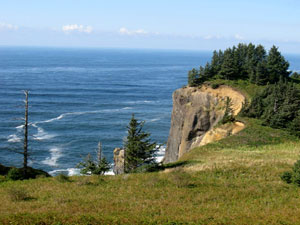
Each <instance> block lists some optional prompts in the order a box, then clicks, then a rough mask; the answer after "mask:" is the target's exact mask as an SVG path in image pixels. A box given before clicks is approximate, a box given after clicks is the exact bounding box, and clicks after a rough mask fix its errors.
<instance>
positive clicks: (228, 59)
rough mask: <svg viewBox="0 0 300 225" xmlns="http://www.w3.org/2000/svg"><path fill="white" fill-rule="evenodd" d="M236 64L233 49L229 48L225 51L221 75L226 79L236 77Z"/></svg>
mask: <svg viewBox="0 0 300 225" xmlns="http://www.w3.org/2000/svg"><path fill="white" fill-rule="evenodd" d="M236 71H237V68H236V65H235V64H234V57H233V51H232V50H231V49H230V48H229V49H226V51H225V52H224V60H223V63H222V66H221V70H220V72H219V77H220V78H221V79H225V80H231V79H234V77H235V76H236Z"/></svg>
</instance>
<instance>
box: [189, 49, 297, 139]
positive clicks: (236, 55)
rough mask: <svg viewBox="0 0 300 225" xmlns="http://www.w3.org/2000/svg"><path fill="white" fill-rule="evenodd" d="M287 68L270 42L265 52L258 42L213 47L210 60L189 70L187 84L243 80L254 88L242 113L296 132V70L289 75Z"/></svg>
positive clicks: (274, 126)
mask: <svg viewBox="0 0 300 225" xmlns="http://www.w3.org/2000/svg"><path fill="white" fill-rule="evenodd" d="M288 69H289V62H288V61H286V60H285V58H284V57H283V56H282V55H281V53H280V52H279V51H278V48H277V47H275V46H273V47H272V48H271V49H270V51H269V53H268V54H266V50H265V49H264V47H263V46H261V45H258V46H255V45H253V44H251V43H250V44H248V45H246V44H239V45H238V46H237V47H235V46H233V47H232V48H228V49H226V50H225V51H224V52H222V51H219V52H217V51H214V53H213V57H212V60H211V63H207V64H206V66H205V67H202V66H200V69H199V70H196V69H192V70H191V71H190V72H189V74H188V82H189V85H190V86H198V85H201V84H203V83H204V82H211V84H212V87H217V86H218V85H217V83H216V82H215V81H218V82H220V81H222V80H223V81H224V80H225V81H239V80H243V81H244V82H246V83H247V85H248V86H249V85H250V84H251V88H252V89H253V90H254V91H253V90H252V91H251V92H252V93H251V94H250V95H251V99H248V100H247V102H246V103H245V105H244V108H243V110H242V114H243V116H247V117H251V118H257V119H260V120H262V121H263V125H266V126H270V127H273V128H278V129H287V130H288V131H290V132H291V134H293V135H296V136H300V125H299V124H300V89H299V87H298V86H297V82H298V79H299V74H298V73H293V74H292V76H291V77H289V75H290V74H291V71H289V70H288ZM253 85H255V86H253ZM247 89H248V90H249V88H247ZM246 92H247V91H246Z"/></svg>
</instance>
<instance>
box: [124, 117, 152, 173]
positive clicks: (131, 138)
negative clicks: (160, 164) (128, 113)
mask: <svg viewBox="0 0 300 225" xmlns="http://www.w3.org/2000/svg"><path fill="white" fill-rule="evenodd" d="M143 126H144V121H142V122H138V121H137V119H135V117H134V114H132V117H131V120H130V122H129V125H128V127H127V129H128V130H127V131H128V136H127V139H126V141H125V143H124V149H125V166H124V167H125V173H130V172H134V170H136V169H137V168H138V167H140V166H142V165H145V164H152V163H154V162H155V159H154V153H155V152H156V151H157V150H158V149H157V144H156V142H152V141H151V140H150V139H149V137H150V133H147V132H144V131H143Z"/></svg>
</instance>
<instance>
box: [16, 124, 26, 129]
mask: <svg viewBox="0 0 300 225" xmlns="http://www.w3.org/2000/svg"><path fill="white" fill-rule="evenodd" d="M23 128H24V125H20V126H17V127H16V129H17V130H20V129H23Z"/></svg>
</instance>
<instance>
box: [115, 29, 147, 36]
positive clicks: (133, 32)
mask: <svg viewBox="0 0 300 225" xmlns="http://www.w3.org/2000/svg"><path fill="white" fill-rule="evenodd" d="M119 33H120V34H124V35H146V34H149V32H148V31H145V30H143V29H138V30H128V29H127V28H125V27H122V28H120V30H119Z"/></svg>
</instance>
